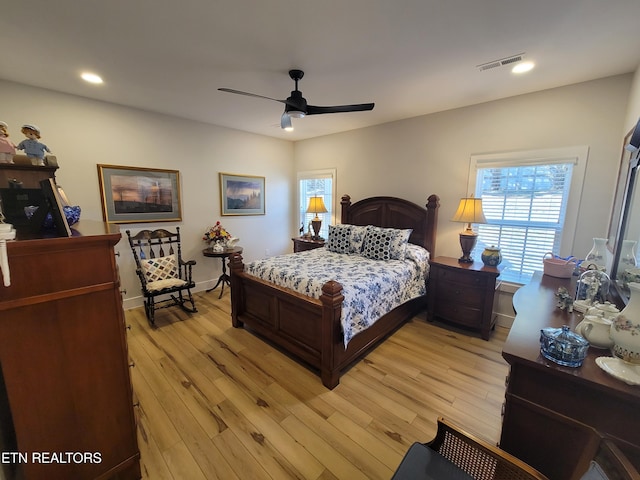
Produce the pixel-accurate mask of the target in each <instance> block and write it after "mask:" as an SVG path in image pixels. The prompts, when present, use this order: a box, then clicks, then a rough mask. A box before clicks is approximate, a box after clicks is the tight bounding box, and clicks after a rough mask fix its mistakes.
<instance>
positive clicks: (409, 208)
mask: <svg viewBox="0 0 640 480" xmlns="http://www.w3.org/2000/svg"><path fill="white" fill-rule="evenodd" d="M340 204H341V205H342V217H341V218H342V223H348V224H351V225H375V226H378V227H385V228H411V229H413V232H412V233H411V237H409V241H410V242H411V243H414V244H416V245H420V246H422V247H424V248H426V249H427V250H429V252H430V253H431V257H432V258H433V257H434V256H435V249H436V230H437V224H438V208H439V207H440V198H439V197H438V196H437V195H431V196H429V198H428V201H427V204H426V208H425V207H421V206H420V205H417V204H415V203H413V202H410V201H408V200H404V199H402V198H396V197H371V198H365V199H364V200H360V201H358V202H355V203H351V197H350V196H349V195H343V197H342V201H341V202H340Z"/></svg>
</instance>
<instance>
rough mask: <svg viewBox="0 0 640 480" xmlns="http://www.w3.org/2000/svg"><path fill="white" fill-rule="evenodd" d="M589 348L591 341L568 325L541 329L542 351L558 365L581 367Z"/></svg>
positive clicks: (544, 355)
mask: <svg viewBox="0 0 640 480" xmlns="http://www.w3.org/2000/svg"><path fill="white" fill-rule="evenodd" d="M588 350H589V342H588V341H587V340H586V339H585V338H584V337H582V336H581V335H578V334H577V333H573V332H572V331H571V329H569V326H568V325H563V326H562V328H543V329H542V330H540V353H542V356H543V357H545V358H547V359H549V360H551V361H552V362H555V363H557V364H558V365H564V366H565V367H579V366H581V365H582V362H583V361H584V359H585V357H586V356H587V351H588Z"/></svg>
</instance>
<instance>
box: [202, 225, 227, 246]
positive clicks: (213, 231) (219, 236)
mask: <svg viewBox="0 0 640 480" xmlns="http://www.w3.org/2000/svg"><path fill="white" fill-rule="evenodd" d="M230 238H231V234H230V233H229V232H227V231H226V230H225V229H224V227H223V226H222V224H221V223H220V222H216V224H215V225H214V226H213V227H209V228H208V229H207V231H206V232H204V235H203V237H202V240H204V241H205V242H207V243H217V242H226V241H227V240H229V239H230Z"/></svg>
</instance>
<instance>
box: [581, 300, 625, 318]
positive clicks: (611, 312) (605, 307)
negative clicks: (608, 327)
mask: <svg viewBox="0 0 640 480" xmlns="http://www.w3.org/2000/svg"><path fill="white" fill-rule="evenodd" d="M618 313H620V310H618V307H616V306H615V305H613V304H612V303H609V302H605V303H598V302H596V303H594V304H593V306H592V307H591V308H589V309H588V310H587V313H586V315H595V316H598V317H603V318H606V319H608V320H613V319H614V318H615V317H616V316H617V315H618Z"/></svg>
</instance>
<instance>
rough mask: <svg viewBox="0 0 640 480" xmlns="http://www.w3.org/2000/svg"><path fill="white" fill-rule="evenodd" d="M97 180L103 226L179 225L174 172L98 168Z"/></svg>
mask: <svg viewBox="0 0 640 480" xmlns="http://www.w3.org/2000/svg"><path fill="white" fill-rule="evenodd" d="M98 180H99V182H100V196H101V199H102V217H103V219H104V221H105V222H108V223H149V222H179V221H182V207H181V199H180V172H179V171H178V170H165V169H158V168H143V167H125V166H122V165H103V164H99V165H98Z"/></svg>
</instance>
